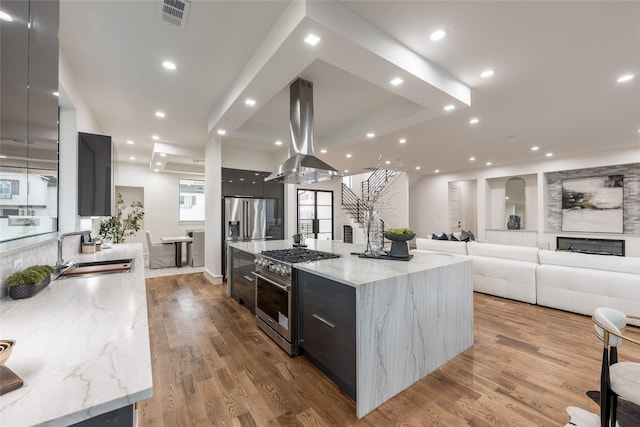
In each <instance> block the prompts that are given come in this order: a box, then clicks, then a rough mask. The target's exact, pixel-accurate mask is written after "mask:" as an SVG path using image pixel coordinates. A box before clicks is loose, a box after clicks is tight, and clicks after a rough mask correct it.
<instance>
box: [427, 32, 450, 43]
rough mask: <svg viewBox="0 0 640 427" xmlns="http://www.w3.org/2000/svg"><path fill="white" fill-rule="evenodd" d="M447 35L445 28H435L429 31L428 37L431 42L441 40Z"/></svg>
mask: <svg viewBox="0 0 640 427" xmlns="http://www.w3.org/2000/svg"><path fill="white" fill-rule="evenodd" d="M445 37H447V30H445V29H439V30H435V31H434V32H432V33H431V35H430V36H429V38H430V39H431V41H433V42H438V41H440V40H442V39H443V38H445Z"/></svg>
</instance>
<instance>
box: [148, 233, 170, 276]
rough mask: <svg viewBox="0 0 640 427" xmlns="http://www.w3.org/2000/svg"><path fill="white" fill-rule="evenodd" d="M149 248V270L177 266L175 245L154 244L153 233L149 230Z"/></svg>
mask: <svg viewBox="0 0 640 427" xmlns="http://www.w3.org/2000/svg"><path fill="white" fill-rule="evenodd" d="M145 233H146V235H147V246H148V247H149V268H165V267H175V266H176V247H175V245H174V244H173V243H153V240H152V239H151V232H150V231H149V230H147V231H146V232H145Z"/></svg>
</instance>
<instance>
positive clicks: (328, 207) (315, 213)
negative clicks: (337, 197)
mask: <svg viewBox="0 0 640 427" xmlns="http://www.w3.org/2000/svg"><path fill="white" fill-rule="evenodd" d="M297 229H298V233H303V234H304V235H305V237H313V238H316V239H318V240H333V192H332V191H322V190H298V228H297Z"/></svg>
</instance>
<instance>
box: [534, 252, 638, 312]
mask: <svg viewBox="0 0 640 427" xmlns="http://www.w3.org/2000/svg"><path fill="white" fill-rule="evenodd" d="M538 255H539V257H540V266H539V267H538V278H537V289H536V292H537V295H538V304H540V305H543V306H545V307H552V308H559V309H560V310H566V311H571V312H574V313H581V314H586V315H593V313H594V311H595V309H596V308H597V307H612V308H616V309H618V310H620V311H622V312H624V313H627V314H635V315H640V259H639V258H627V257H616V256H602V255H589V254H578V253H572V252H555V251H546V250H540V251H539V254H538ZM631 323H635V324H636V325H640V322H631Z"/></svg>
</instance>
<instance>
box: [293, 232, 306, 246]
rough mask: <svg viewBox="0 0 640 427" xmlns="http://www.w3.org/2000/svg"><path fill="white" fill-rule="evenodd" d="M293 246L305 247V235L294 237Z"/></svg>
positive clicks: (295, 235) (297, 234)
mask: <svg viewBox="0 0 640 427" xmlns="http://www.w3.org/2000/svg"><path fill="white" fill-rule="evenodd" d="M293 246H304V235H303V234H302V233H296V234H294V235H293Z"/></svg>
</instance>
